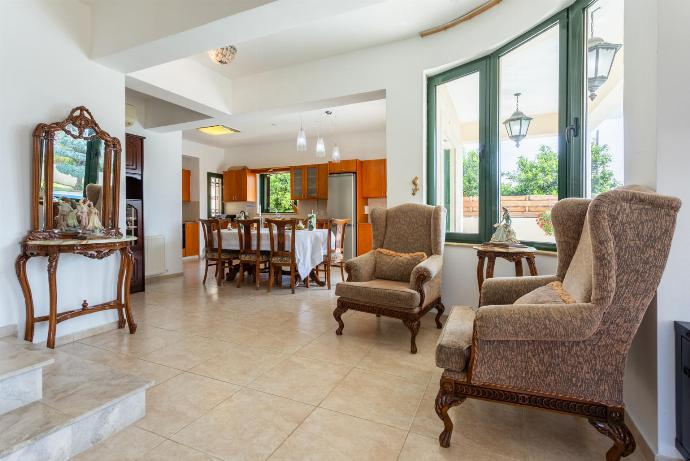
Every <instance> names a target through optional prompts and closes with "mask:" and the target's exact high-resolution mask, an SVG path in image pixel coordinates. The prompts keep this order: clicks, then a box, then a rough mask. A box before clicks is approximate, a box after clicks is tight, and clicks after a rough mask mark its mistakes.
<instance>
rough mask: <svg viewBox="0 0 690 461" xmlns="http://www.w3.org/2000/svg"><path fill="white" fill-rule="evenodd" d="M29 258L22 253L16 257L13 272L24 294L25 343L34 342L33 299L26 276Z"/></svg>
mask: <svg viewBox="0 0 690 461" xmlns="http://www.w3.org/2000/svg"><path fill="white" fill-rule="evenodd" d="M29 258H30V256H29V255H27V254H26V253H22V254H20V255H19V256H18V257H17V261H16V263H15V270H16V271H17V278H18V279H19V285H21V287H22V293H23V294H24V306H25V307H26V323H25V325H24V340H25V341H33V340H34V299H33V296H32V295H31V286H30V285H29V279H28V277H27V276H26V262H27V261H28V260H29Z"/></svg>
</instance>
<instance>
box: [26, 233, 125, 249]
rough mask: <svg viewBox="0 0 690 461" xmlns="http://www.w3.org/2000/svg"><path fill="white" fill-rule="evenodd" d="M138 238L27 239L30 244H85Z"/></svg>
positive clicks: (119, 241) (100, 243) (118, 241)
mask: <svg viewBox="0 0 690 461" xmlns="http://www.w3.org/2000/svg"><path fill="white" fill-rule="evenodd" d="M136 239H137V237H134V236H132V235H125V236H124V237H115V238H110V237H103V238H91V239H47V240H27V241H26V243H27V244H28V245H59V246H70V245H74V246H77V245H79V246H84V245H102V244H104V243H122V242H133V241H135V240H136Z"/></svg>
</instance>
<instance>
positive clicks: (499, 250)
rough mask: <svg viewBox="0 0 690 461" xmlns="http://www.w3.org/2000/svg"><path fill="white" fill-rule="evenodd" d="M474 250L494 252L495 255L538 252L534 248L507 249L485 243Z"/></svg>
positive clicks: (476, 246)
mask: <svg viewBox="0 0 690 461" xmlns="http://www.w3.org/2000/svg"><path fill="white" fill-rule="evenodd" d="M472 248H474V249H475V250H480V251H493V252H494V253H535V252H536V251H537V249H536V248H534V247H528V246H523V247H505V246H500V245H492V244H488V243H484V244H481V245H475V246H473V247H472Z"/></svg>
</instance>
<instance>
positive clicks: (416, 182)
mask: <svg viewBox="0 0 690 461" xmlns="http://www.w3.org/2000/svg"><path fill="white" fill-rule="evenodd" d="M417 192H419V176H415V177H414V178H412V195H417Z"/></svg>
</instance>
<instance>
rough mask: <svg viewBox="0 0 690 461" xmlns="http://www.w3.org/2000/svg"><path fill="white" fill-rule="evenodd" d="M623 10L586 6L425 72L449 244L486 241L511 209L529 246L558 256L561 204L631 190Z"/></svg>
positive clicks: (433, 162)
mask: <svg viewBox="0 0 690 461" xmlns="http://www.w3.org/2000/svg"><path fill="white" fill-rule="evenodd" d="M622 11H623V0H588V1H584V0H580V1H577V2H576V3H574V4H573V5H572V6H571V7H569V8H568V9H566V10H564V11H561V12H560V13H558V14H556V15H554V16H553V17H551V18H549V19H548V20H546V21H544V22H543V23H541V24H539V25H538V26H536V27H534V28H533V29H531V30H530V31H528V32H526V33H525V34H523V35H521V36H520V37H518V38H516V39H515V40H513V41H511V42H510V43H508V44H506V45H504V46H503V47H501V48H500V49H498V50H496V51H495V52H493V53H491V54H490V55H488V56H485V57H483V58H480V59H478V60H475V61H473V62H470V63H467V64H463V65H461V66H458V67H455V68H453V69H450V70H447V71H445V72H442V73H439V74H436V75H433V76H430V77H428V79H427V184H428V188H427V201H428V203H430V204H440V205H443V206H444V207H445V208H446V210H447V212H448V213H447V220H446V239H447V240H448V241H455V242H467V243H480V242H485V241H488V240H489V239H490V238H491V235H492V233H493V230H494V227H493V225H494V223H496V222H497V221H498V219H499V214H500V213H501V210H502V208H504V207H505V208H507V209H508V210H509V211H510V213H511V216H512V217H513V224H514V227H515V229H516V232H517V235H518V238H519V239H520V240H521V241H523V242H524V243H528V244H530V245H533V246H536V247H538V248H542V249H555V239H554V236H553V227H552V226H551V208H552V207H553V205H554V204H555V203H556V202H557V201H558V200H560V199H562V198H564V197H582V196H591V195H595V194H597V193H600V192H604V191H606V190H609V189H611V188H613V187H617V186H618V185H620V184H621V183H622V181H623V168H622V166H623V158H622V154H623V141H622V139H623V111H622V94H623V93H622V84H623V69H622V64H623V63H622V59H621V58H619V59H617V60H616V56H615V55H616V53H619V50H620V48H621V47H622V38H623V37H622V29H623V27H622V21H623V13H622ZM602 37H605V39H604V38H602ZM595 52H596V53H595ZM597 53H598V55H597ZM593 93H594V95H593ZM598 98H599V100H598V101H597V99H598ZM602 133H603V135H602ZM602 137H604V138H605V139H604V141H605V142H601V139H602Z"/></svg>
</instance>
